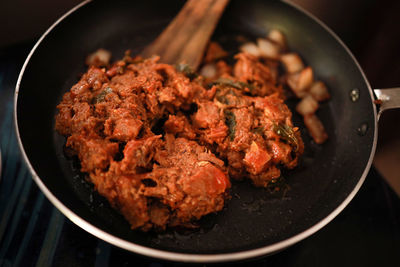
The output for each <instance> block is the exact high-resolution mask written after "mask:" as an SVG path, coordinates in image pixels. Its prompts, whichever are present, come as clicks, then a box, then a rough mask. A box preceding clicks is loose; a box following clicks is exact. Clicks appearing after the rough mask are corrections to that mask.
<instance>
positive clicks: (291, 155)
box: [56, 46, 303, 231]
mask: <svg viewBox="0 0 400 267" xmlns="http://www.w3.org/2000/svg"><path fill="white" fill-rule="evenodd" d="M211 48H213V49H214V50H215V51H217V52H218V53H219V54H221V51H220V49H219V48H218V49H215V46H211ZM210 53H211V52H210ZM210 53H209V54H208V55H209V57H208V58H207V60H208V62H210V61H213V60H214V61H215V63H216V64H217V66H219V67H218V68H219V71H218V73H219V75H218V76H219V77H216V78H215V79H214V80H213V81H211V85H209V83H208V82H209V80H207V83H206V82H205V79H203V78H202V77H197V78H193V77H191V78H189V77H187V76H185V74H184V73H183V72H179V71H178V70H177V69H176V68H175V67H174V66H171V65H167V64H162V63H159V62H158V58H156V57H154V58H150V59H144V60H143V59H141V58H139V57H135V58H132V57H130V56H129V54H126V55H125V57H124V59H123V60H120V61H117V62H115V63H113V64H112V65H107V66H106V67H102V68H100V67H99V66H94V65H92V66H90V67H89V69H88V71H87V72H86V73H85V74H84V75H83V76H82V77H81V79H80V81H79V82H78V83H77V84H75V85H74V86H73V87H72V88H71V90H70V91H69V92H67V93H66V94H65V95H64V96H63V99H62V101H61V103H60V104H59V105H58V106H57V108H58V110H59V113H58V115H57V117H56V130H57V131H58V132H59V133H60V134H62V135H64V136H66V137H67V143H66V146H67V147H69V148H70V149H71V150H72V151H73V153H75V154H76V156H77V157H78V158H79V160H80V162H81V166H82V168H81V171H82V172H85V173H87V174H88V177H89V179H90V181H91V182H92V183H93V184H94V186H95V189H96V190H97V191H98V192H99V193H100V194H101V195H103V196H104V197H106V198H107V200H108V201H109V202H110V203H111V205H112V206H113V207H115V208H116V209H118V210H119V211H120V212H121V213H122V214H123V215H124V216H125V218H126V219H127V220H128V221H129V223H130V224H131V226H132V229H141V230H143V231H148V230H150V229H161V230H162V229H165V228H166V227H168V226H186V227H190V226H192V225H193V223H194V222H195V221H196V220H198V219H200V218H201V217H202V216H204V215H206V214H209V213H213V212H218V211H220V210H221V209H222V208H223V207H224V204H225V202H226V200H227V199H228V198H229V188H230V179H229V177H231V178H234V179H250V180H251V181H252V182H253V184H254V185H256V186H263V187H266V186H267V185H268V183H269V182H270V181H271V180H273V179H275V178H278V177H279V176H280V168H281V166H283V167H286V168H294V167H295V166H296V165H297V163H298V158H299V156H300V155H301V154H302V152H303V142H302V140H301V136H300V133H299V131H298V128H296V127H294V126H293V123H292V119H291V117H292V114H291V112H290V110H289V109H288V107H287V106H286V105H285V103H284V100H283V93H282V87H281V86H280V85H278V84H277V81H276V78H275V75H272V74H271V71H270V69H269V67H268V64H264V63H263V62H261V61H259V60H258V59H257V58H255V57H253V56H251V55H248V54H245V53H241V54H238V55H237V56H236V59H237V62H236V64H235V65H234V66H233V67H229V66H228V65H227V64H226V63H225V62H224V61H221V59H220V56H218V57H217V56H215V57H213V56H212V53H211V54H210ZM222 56H226V54H224V53H222ZM221 77H222V78H223V79H221ZM279 127H282V129H281V130H279V129H280V128H279Z"/></svg>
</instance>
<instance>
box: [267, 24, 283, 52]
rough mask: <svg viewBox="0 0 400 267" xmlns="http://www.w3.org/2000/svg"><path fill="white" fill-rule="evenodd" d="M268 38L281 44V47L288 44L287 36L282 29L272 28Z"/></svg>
mask: <svg viewBox="0 0 400 267" xmlns="http://www.w3.org/2000/svg"><path fill="white" fill-rule="evenodd" d="M267 37H268V39H270V40H272V41H274V42H275V43H277V44H279V45H280V47H281V48H283V47H285V46H286V38H285V35H283V33H282V32H281V31H278V30H276V29H274V30H271V31H270V32H269V33H268V36H267Z"/></svg>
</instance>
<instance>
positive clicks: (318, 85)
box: [310, 81, 331, 101]
mask: <svg viewBox="0 0 400 267" xmlns="http://www.w3.org/2000/svg"><path fill="white" fill-rule="evenodd" d="M310 94H311V95H312V96H313V97H314V98H315V100H317V101H325V100H328V99H329V98H330V97H331V95H330V94H329V91H328V88H327V87H326V85H325V84H324V83H323V82H321V81H316V82H314V83H313V84H312V85H311V88H310Z"/></svg>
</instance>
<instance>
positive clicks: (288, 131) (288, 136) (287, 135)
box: [274, 123, 299, 152]
mask: <svg viewBox="0 0 400 267" xmlns="http://www.w3.org/2000/svg"><path fill="white" fill-rule="evenodd" d="M274 132H275V133H276V134H277V135H279V136H280V137H281V138H282V139H283V140H285V141H286V142H288V143H289V144H290V145H292V146H293V147H294V148H295V150H294V151H295V152H296V151H297V150H298V149H299V142H298V140H297V138H296V136H295V134H294V130H293V128H292V127H290V126H288V125H286V124H281V123H280V124H274Z"/></svg>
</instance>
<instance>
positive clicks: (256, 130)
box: [251, 126, 264, 135]
mask: <svg viewBox="0 0 400 267" xmlns="http://www.w3.org/2000/svg"><path fill="white" fill-rule="evenodd" d="M251 132H253V133H255V134H259V135H263V133H264V127H262V126H260V127H256V128H254V129H252V130H251Z"/></svg>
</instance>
